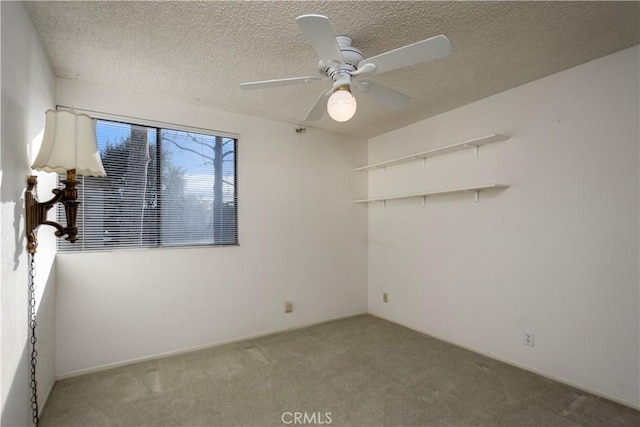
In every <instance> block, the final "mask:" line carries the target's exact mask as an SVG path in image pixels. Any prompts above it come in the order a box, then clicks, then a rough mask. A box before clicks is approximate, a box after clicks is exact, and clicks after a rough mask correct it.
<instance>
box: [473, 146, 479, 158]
mask: <svg viewBox="0 0 640 427" xmlns="http://www.w3.org/2000/svg"><path fill="white" fill-rule="evenodd" d="M478 151H480V146H479V145H476V146H475V147H474V149H473V155H474V157H475V158H476V159H477V158H478Z"/></svg>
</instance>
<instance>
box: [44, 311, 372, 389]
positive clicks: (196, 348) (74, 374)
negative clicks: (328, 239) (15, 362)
mask: <svg viewBox="0 0 640 427" xmlns="http://www.w3.org/2000/svg"><path fill="white" fill-rule="evenodd" d="M363 314H368V313H367V312H366V311H363V312H359V313H354V314H349V315H346V316H339V317H332V318H329V319H325V320H319V321H317V322H311V323H305V324H303V325H298V326H291V327H288V328H281V329H276V330H273V331H265V332H259V333H257V334H250V335H244V336H241V337H237V338H231V339H227V340H222V341H216V342H214V343H209V344H203V345H197V346H194V347H187V348H182V349H178V350H171V351H167V352H163V353H157V354H152V355H149V356H142V357H136V358H133V359H127V360H123V361H120V362H113V363H107V364H105V365H99V366H95V367H92V368H86V369H79V370H77V371H71V372H64V373H61V374H57V375H56V380H57V381H58V380H63V379H66V378H72V377H77V376H79V375H85V374H93V373H95V372H100V371H106V370H107V369H113V368H118V367H121V366H126V365H131V364H134V363H139V362H145V361H148V360H155V359H161V358H163V357H169V356H176V355H179V354H185V353H191V352H194V351H199V350H205V349H208V348H213V347H219V346H221V345H225V344H231V343H234V342H238V341H245V340H250V339H254V338H260V337H265V336H268V335H274V334H278V333H281V332H286V331H292V330H296V329H303V328H308V327H310V326H315V325H321V324H323V323H328V322H333V321H335V320H341V319H348V318H350V317H355V316H360V315H363ZM52 388H53V387H52ZM49 392H51V390H49Z"/></svg>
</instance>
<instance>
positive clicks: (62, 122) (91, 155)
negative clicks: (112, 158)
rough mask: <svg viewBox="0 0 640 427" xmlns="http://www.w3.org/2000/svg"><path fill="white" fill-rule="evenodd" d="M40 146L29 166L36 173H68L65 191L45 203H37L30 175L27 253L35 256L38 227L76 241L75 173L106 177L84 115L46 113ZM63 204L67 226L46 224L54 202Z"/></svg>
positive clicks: (90, 121)
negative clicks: (42, 226) (47, 226)
mask: <svg viewBox="0 0 640 427" xmlns="http://www.w3.org/2000/svg"><path fill="white" fill-rule="evenodd" d="M45 115H46V124H45V128H44V136H43V137H42V146H41V147H40V152H39V153H38V156H37V157H36V160H35V162H34V163H33V165H32V166H31V167H32V168H33V169H35V170H39V171H45V172H57V173H65V172H66V174H67V179H66V180H64V181H62V182H63V183H64V188H63V189H60V188H56V189H54V190H53V194H54V196H53V198H51V200H48V201H46V202H38V200H37V196H36V185H37V178H36V176H34V175H31V176H30V177H29V180H28V187H27V192H26V194H25V208H26V226H27V231H26V233H27V250H28V251H29V253H30V254H35V252H36V249H37V247H38V235H37V233H38V227H39V226H40V225H43V224H45V225H50V226H52V227H54V228H55V229H56V232H55V235H56V236H58V237H62V236H64V235H67V237H66V240H68V241H70V242H71V243H73V242H75V241H76V235H77V234H78V227H77V226H76V217H77V214H78V206H79V205H80V202H78V201H77V198H78V190H77V189H76V186H77V185H78V181H76V173H79V174H81V175H85V176H106V175H107V173H106V172H105V170H104V167H103V166H102V160H100V152H99V151H98V142H97V141H96V121H95V119H93V118H92V117H89V116H88V115H86V114H76V113H75V111H69V110H58V111H56V110H48V111H47V112H46V113H45ZM58 202H60V203H62V204H63V205H64V210H65V215H66V218H67V225H66V227H64V226H62V225H61V224H58V223H57V222H54V221H47V212H48V211H49V209H51V208H52V207H53V206H55V204H56V203H58Z"/></svg>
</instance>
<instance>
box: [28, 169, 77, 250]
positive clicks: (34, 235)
mask: <svg viewBox="0 0 640 427" xmlns="http://www.w3.org/2000/svg"><path fill="white" fill-rule="evenodd" d="M62 182H63V183H64V184H65V188H64V189H59V188H55V189H53V190H52V192H53V194H54V196H53V197H52V198H51V199H50V200H47V201H46V202H39V201H38V198H37V195H36V186H37V184H38V178H37V177H36V176H34V175H31V176H30V177H29V179H28V181H27V191H26V193H25V210H26V214H25V216H26V228H27V230H26V233H27V250H28V251H29V253H31V254H34V253H36V249H37V247H38V227H39V226H40V225H50V226H52V227H54V228H55V229H56V231H55V235H56V236H58V237H62V236H64V235H65V234H67V235H68V236H67V238H66V240H69V241H70V242H72V243H73V242H75V241H76V235H77V234H78V228H77V227H76V217H77V212H78V205H79V204H80V203H79V202H77V198H78V190H77V189H76V185H77V184H78V181H76V171H75V169H72V170H69V171H67V179H66V180H64V181H62ZM58 202H60V203H62V204H63V205H64V207H65V214H66V217H67V227H64V226H62V225H60V224H58V223H57V222H55V221H47V212H49V209H51V208H52V207H53V206H55V204H56V203H58Z"/></svg>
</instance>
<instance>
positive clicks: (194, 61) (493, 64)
mask: <svg viewBox="0 0 640 427" xmlns="http://www.w3.org/2000/svg"><path fill="white" fill-rule="evenodd" d="M25 7H26V9H27V11H28V13H29V15H30V16H31V19H32V21H33V23H34V25H35V27H36V29H37V31H38V33H39V35H40V38H41V40H42V42H43V44H44V46H45V49H46V51H47V54H48V56H49V59H50V62H51V64H52V66H53V69H54V70H55V73H56V75H57V76H58V77H61V78H66V79H77V80H83V81H87V82H92V83H100V84H104V85H110V86H116V87H121V88H126V89H129V90H131V91H135V92H137V93H146V94H152V95H155V96H161V97H169V98H173V99H177V100H181V101H184V102H188V103H192V104H197V105H202V106H210V107H213V108H216V109H222V110H228V111H237V112H241V113H245V114H250V115H255V116H261V117H267V118H272V119H277V120H284V121H288V122H291V123H294V124H297V123H299V122H300V121H301V120H302V118H303V117H304V116H305V115H306V113H307V111H308V110H309V108H310V107H311V106H312V105H313V103H314V102H315V100H316V99H317V97H318V96H319V94H320V93H322V92H323V91H325V90H327V89H329V88H330V82H329V81H328V80H322V81H319V82H315V83H312V84H308V85H301V86H291V87H285V88H278V89H267V90H257V91H244V90H241V89H240V88H239V85H240V83H242V82H245V81H256V80H270V79H278V78H285V77H297V76H305V75H314V74H315V73H317V68H316V65H317V61H318V58H317V57H316V54H315V53H314V51H313V48H312V47H311V45H310V44H309V43H308V42H307V41H306V39H305V38H304V36H303V34H302V32H301V31H300V29H299V27H298V25H297V24H296V22H295V18H296V17H297V16H299V15H302V14H308V13H318V14H323V15H326V16H328V17H329V19H330V21H331V25H332V27H333V29H334V32H335V33H336V35H348V36H350V37H351V38H352V39H353V45H354V46H355V47H357V48H359V49H360V50H361V51H362V52H363V54H364V56H365V57H370V56H373V55H376V54H379V53H382V52H385V51H387V50H391V49H394V48H397V47H400V46H404V45H406V44H410V43H414V42H416V41H419V40H423V39H426V38H429V37H432V36H435V35H438V34H444V35H446V36H447V37H448V38H449V39H450V40H451V45H452V53H451V55H450V56H449V57H447V58H444V59H440V60H437V61H434V62H431V63H427V64H422V65H416V66H413V67H409V68H405V69H401V70H396V71H392V72H389V73H386V74H382V75H380V76H375V77H374V79H375V80H376V81H377V82H380V83H383V84H385V85H387V86H389V87H391V88H393V89H395V90H397V91H400V92H402V93H404V94H406V95H409V96H410V97H411V98H412V99H411V102H410V103H409V105H408V107H406V108H405V109H403V110H401V111H396V112H390V111H387V110H385V109H383V108H381V107H378V106H376V105H373V104H369V103H367V102H365V100H364V99H362V97H360V98H358V112H357V113H356V115H355V117H354V118H353V119H352V120H350V121H349V122H346V123H336V122H334V121H332V120H331V119H329V118H328V116H327V115H326V114H325V117H324V118H323V119H322V120H320V121H317V122H309V123H307V124H305V126H306V127H308V128H311V127H319V128H324V129H328V130H332V131H336V132H341V133H348V134H352V135H359V136H364V137H371V136H375V135H379V134H381V133H384V132H387V131H390V130H393V129H396V128H399V127H402V126H405V125H407V124H410V123H413V122H416V121H419V120H422V119H425V118H427V117H430V116H433V115H435V114H439V113H442V112H444V111H447V110H450V109H453V108H456V107H459V106H462V105H465V104H468V103H470V102H473V101H475V100H478V99H481V98H485V97H487V96H490V95H493V94H496V93H498V92H502V91H504V90H507V89H510V88H513V87H515V86H519V85H522V84H524V83H527V82H529V81H532V80H535V79H539V78H541V77H544V76H547V75H550V74H553V73H556V72H558V71H561V70H564V69H567V68H569V67H573V66H576V65H579V64H582V63H584V62H587V61H589V60H592V59H595V58H598V57H600V56H604V55H607V54H609V53H613V52H616V51H618V50H621V49H624V48H626V47H629V46H632V45H635V44H638V43H639V39H640V31H639V16H640V3H638V2H620V3H619V2H427V1H422V2H404V1H396V2H380V1H374V2H364V1H358V2H337V1H327V2H311V1H308V2H307V1H304V2H274V1H261V2H250V1H243V2H221V1H216V2H25ZM612 78H615V76H612ZM356 96H357V93H356ZM461 125H463V124H461Z"/></svg>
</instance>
